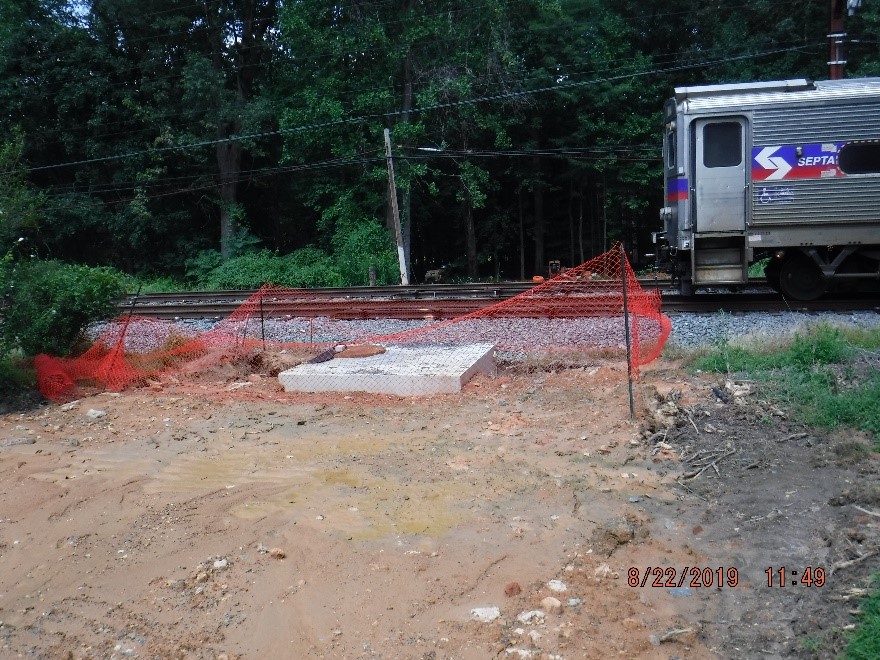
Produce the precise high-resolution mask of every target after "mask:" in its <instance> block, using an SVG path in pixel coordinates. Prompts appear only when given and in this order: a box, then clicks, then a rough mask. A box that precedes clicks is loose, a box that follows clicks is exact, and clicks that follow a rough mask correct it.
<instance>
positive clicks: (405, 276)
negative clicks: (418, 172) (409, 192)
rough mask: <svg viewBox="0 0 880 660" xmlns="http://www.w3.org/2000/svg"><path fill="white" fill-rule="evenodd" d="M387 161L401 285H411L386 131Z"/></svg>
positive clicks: (388, 132)
mask: <svg viewBox="0 0 880 660" xmlns="http://www.w3.org/2000/svg"><path fill="white" fill-rule="evenodd" d="M385 160H386V161H387V162H388V198H389V199H390V200H391V216H392V221H393V223H394V240H395V241H397V259H398V261H399V262H400V283H401V284H404V285H406V284H409V271H408V269H407V266H406V253H405V251H404V249H403V235H402V233H401V231H400V210H399V209H398V208H397V186H396V185H395V184H394V159H393V158H392V157H391V131H390V130H389V129H387V128H386V129H385Z"/></svg>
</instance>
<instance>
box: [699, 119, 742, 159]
mask: <svg viewBox="0 0 880 660" xmlns="http://www.w3.org/2000/svg"><path fill="white" fill-rule="evenodd" d="M742 154H743V144H742V124H740V123H739V122H737V121H719V122H715V123H712V124H706V125H705V126H704V127H703V165H705V166H706V167H735V166H737V165H739V164H740V163H741V162H742V157H743V156H742Z"/></svg>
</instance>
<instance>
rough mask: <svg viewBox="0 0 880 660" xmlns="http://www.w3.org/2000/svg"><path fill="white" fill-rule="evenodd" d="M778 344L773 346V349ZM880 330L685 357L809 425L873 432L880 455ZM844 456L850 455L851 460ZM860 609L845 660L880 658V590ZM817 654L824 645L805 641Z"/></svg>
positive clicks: (852, 448)
mask: <svg viewBox="0 0 880 660" xmlns="http://www.w3.org/2000/svg"><path fill="white" fill-rule="evenodd" d="M771 344H772V342H771ZM878 348H880V329H872V330H859V329H841V328H835V327H831V326H828V325H819V326H816V327H814V328H811V329H810V330H808V331H807V332H804V333H801V334H796V335H795V336H794V337H793V338H792V339H791V340H790V341H789V342H787V343H785V344H779V343H778V342H777V343H775V345H768V346H762V347H752V346H733V345H730V344H729V343H721V344H719V345H717V346H716V347H714V348H713V349H712V350H710V351H708V352H705V351H704V352H702V353H695V354H692V355H691V356H690V357H685V359H684V361H685V364H686V365H689V366H691V367H692V368H693V369H700V370H702V371H710V372H719V373H726V374H730V375H732V376H733V375H738V376H744V377H747V378H749V379H751V380H753V381H754V382H755V383H756V384H757V386H758V389H759V391H760V393H761V396H762V397H765V398H768V399H774V400H775V401H777V402H779V403H782V404H784V405H785V406H786V407H788V408H789V410H790V411H791V413H792V414H793V416H794V417H795V418H797V419H798V420H800V421H802V422H803V423H805V424H808V425H811V426H816V427H823V428H828V429H835V428H841V427H847V428H855V429H860V430H863V431H867V432H869V433H870V434H872V435H873V437H874V441H875V445H874V447H875V449H876V450H877V451H880V405H878V402H880V369H878V368H877V365H878V362H880V351H878ZM840 451H841V458H846V459H848V460H851V461H853V462H861V461H862V460H865V459H867V458H869V456H868V454H869V450H867V449H865V448H864V446H863V445H860V444H857V443H853V444H852V445H846V446H842V447H841V448H840ZM844 454H845V455H844ZM878 581H880V578H878V575H874V576H873V577H872V582H873V583H874V585H875V588H874V592H873V594H872V595H871V596H869V597H868V598H867V599H866V600H865V601H864V602H863V603H862V605H861V608H860V609H861V610H862V612H863V615H862V616H861V618H860V623H859V627H858V628H857V629H856V631H855V632H854V633H853V634H852V635H851V637H850V639H849V642H848V645H847V648H846V651H845V654H844V657H845V658H847V659H848V660H869V659H871V660H874V659H875V658H880V587H878V586H877V583H878ZM802 646H803V648H804V650H805V651H807V652H812V653H815V652H817V651H818V649H819V647H820V646H821V641H820V640H817V639H813V638H808V639H805V640H803V641H802Z"/></svg>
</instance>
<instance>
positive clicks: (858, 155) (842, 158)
mask: <svg viewBox="0 0 880 660" xmlns="http://www.w3.org/2000/svg"><path fill="white" fill-rule="evenodd" d="M837 166H838V167H839V168H840V171H841V172H843V173H844V174H880V142H854V143H852V144H845V145H843V147H841V149H840V153H839V154H838V157H837Z"/></svg>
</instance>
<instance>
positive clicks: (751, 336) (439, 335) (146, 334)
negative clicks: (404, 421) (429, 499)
mask: <svg viewBox="0 0 880 660" xmlns="http://www.w3.org/2000/svg"><path fill="white" fill-rule="evenodd" d="M668 316H669V318H670V319H671V320H672V334H671V336H670V338H669V346H670V347H676V348H682V349H695V348H706V347H711V346H714V345H719V344H722V343H726V342H727V343H732V344H743V345H748V344H749V343H754V342H756V341H757V342H760V341H761V340H762V339H763V338H767V337H770V338H778V339H784V338H785V337H787V336H791V335H793V334H795V333H798V332H804V331H805V330H806V329H808V328H809V327H811V326H816V325H819V324H823V323H826V324H830V325H836V326H843V327H856V328H876V327H880V313H878V312H870V311H859V312H846V313H842V312H809V313H806V312H782V313H770V312H747V313H737V314H727V313H713V314H693V313H670V314H668ZM429 326H431V322H429V321H403V320H399V319H371V320H352V321H338V320H332V319H328V318H316V319H312V320H309V319H300V318H295V319H267V320H266V322H265V325H264V326H262V327H261V326H260V324H259V322H258V321H254V320H251V321H250V322H248V323H246V324H245V323H243V322H241V321H228V320H226V321H220V322H212V321H205V320H189V321H187V320H181V321H177V322H174V323H170V322H157V321H151V320H141V319H134V320H132V322H131V324H130V325H129V327H128V329H127V330H126V337H125V350H127V351H134V352H148V351H152V350H156V349H158V348H160V347H162V345H163V344H165V342H167V341H168V340H169V339H170V338H171V337H172V336H173V335H177V336H178V337H180V338H192V337H195V336H196V335H197V334H199V333H201V332H206V331H215V332H222V333H227V334H229V335H232V336H247V337H249V338H252V339H260V338H262V337H263V336H265V339H266V340H268V341H272V342H284V343H287V342H301V343H332V342H346V341H348V342H356V341H365V340H376V341H383V340H387V341H391V342H393V343H437V344H456V343H468V342H475V341H490V342H493V343H496V344H498V345H499V347H504V348H507V349H509V350H516V351H535V350H542V349H550V348H559V347H564V348H571V349H584V348H588V347H593V348H620V347H622V346H624V343H623V324H622V320H621V319H620V318H607V317H596V318H579V319H494V320H493V319H465V320H462V321H459V322H454V323H444V324H439V325H437V326H436V327H433V328H430V327H429ZM120 329H121V325H120V324H119V323H118V322H109V323H97V324H93V325H92V326H90V328H89V330H88V332H87V335H88V337H89V338H90V339H91V340H95V339H97V338H98V337H99V336H101V335H102V334H103V333H107V335H106V336H105V341H107V340H109V341H110V343H112V342H113V341H115V339H116V337H118V333H119V330H120ZM418 329H424V332H418V333H415V334H414V335H412V334H409V335H408V334H404V335H402V336H401V335H399V333H407V332H409V331H414V330H418ZM657 331H658V330H657V324H656V322H653V321H650V320H648V319H640V323H639V334H640V336H641V337H643V338H648V337H654V336H656V333H657ZM264 333H265V334H264Z"/></svg>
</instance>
